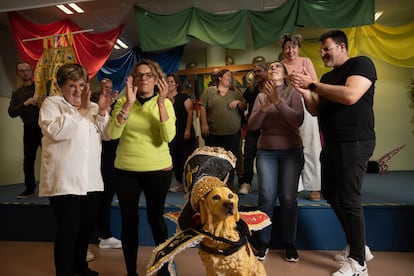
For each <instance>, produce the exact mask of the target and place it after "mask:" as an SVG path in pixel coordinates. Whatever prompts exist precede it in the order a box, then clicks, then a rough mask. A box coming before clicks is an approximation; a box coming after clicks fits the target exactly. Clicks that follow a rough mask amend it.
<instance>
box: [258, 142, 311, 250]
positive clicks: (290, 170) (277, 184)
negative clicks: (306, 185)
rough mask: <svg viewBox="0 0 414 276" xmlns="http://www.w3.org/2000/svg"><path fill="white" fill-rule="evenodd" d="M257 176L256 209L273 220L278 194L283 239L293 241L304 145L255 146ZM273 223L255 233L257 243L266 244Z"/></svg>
mask: <svg viewBox="0 0 414 276" xmlns="http://www.w3.org/2000/svg"><path fill="white" fill-rule="evenodd" d="M256 163H257V176H258V180H259V210H261V211H263V212H265V213H266V214H267V215H268V216H269V217H270V219H271V220H273V209H274V207H275V204H276V200H277V198H279V203H280V214H281V224H282V241H283V243H285V244H286V243H294V242H295V240H296V225H297V215H298V210H297V190H298V182H299V176H300V172H301V170H302V167H303V164H304V156H303V148H292V149H287V150H268V149H257V155H256ZM271 237H272V226H268V227H266V228H265V229H263V230H261V231H258V232H256V233H255V237H254V240H255V241H257V242H258V243H259V245H258V247H268V244H269V242H270V240H271Z"/></svg>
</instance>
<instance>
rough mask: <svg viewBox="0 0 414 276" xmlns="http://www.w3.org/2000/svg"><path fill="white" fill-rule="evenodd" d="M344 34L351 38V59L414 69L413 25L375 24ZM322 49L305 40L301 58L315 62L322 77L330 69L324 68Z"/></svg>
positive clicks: (353, 29) (347, 31)
mask: <svg viewBox="0 0 414 276" xmlns="http://www.w3.org/2000/svg"><path fill="white" fill-rule="evenodd" d="M343 31H344V32H345V33H346V34H347V36H348V50H349V52H348V53H349V56H351V57H354V56H357V55H367V56H369V57H375V58H377V59H379V60H382V61H384V62H386V63H389V64H392V65H395V66H400V67H406V68H414V22H413V23H410V24H407V25H402V26H396V27H389V26H382V25H379V24H373V25H368V26H361V27H353V28H346V29H343ZM319 46H320V45H319V42H318V41H317V40H304V41H302V45H301V55H302V56H306V57H309V58H310V59H311V60H312V62H313V65H314V66H315V70H316V73H317V74H318V77H319V78H320V77H321V76H322V75H323V74H324V73H326V72H327V71H330V70H331V68H326V67H325V66H324V65H323V62H322V60H321V57H320V55H319Z"/></svg>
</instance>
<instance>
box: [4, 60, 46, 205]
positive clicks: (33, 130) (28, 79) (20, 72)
mask: <svg viewBox="0 0 414 276" xmlns="http://www.w3.org/2000/svg"><path fill="white" fill-rule="evenodd" d="M16 73H17V76H18V77H19V78H20V79H21V80H22V86H21V87H19V88H18V89H16V90H15V91H13V93H12V97H11V100H10V105H9V109H8V112H9V116H10V117H12V118H15V117H17V116H20V118H21V119H22V121H23V152H24V161H23V171H24V184H25V185H26V189H25V190H24V191H23V192H22V193H21V194H19V195H18V196H17V198H29V197H33V196H35V189H36V183H35V172H34V165H35V160H36V153H37V149H38V148H39V146H40V145H41V138H42V132H41V130H40V127H39V125H38V119H39V107H38V105H37V100H36V99H35V97H34V93H35V86H34V82H33V79H32V77H33V72H32V69H31V68H30V65H29V64H28V63H26V62H19V63H17V65H16Z"/></svg>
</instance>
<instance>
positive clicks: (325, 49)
mask: <svg viewBox="0 0 414 276" xmlns="http://www.w3.org/2000/svg"><path fill="white" fill-rule="evenodd" d="M338 46H339V45H338V44H335V45H333V46H331V47H324V48H321V49H320V50H319V53H321V54H323V53H326V52H329V51H330V50H332V49H333V48H335V47H338Z"/></svg>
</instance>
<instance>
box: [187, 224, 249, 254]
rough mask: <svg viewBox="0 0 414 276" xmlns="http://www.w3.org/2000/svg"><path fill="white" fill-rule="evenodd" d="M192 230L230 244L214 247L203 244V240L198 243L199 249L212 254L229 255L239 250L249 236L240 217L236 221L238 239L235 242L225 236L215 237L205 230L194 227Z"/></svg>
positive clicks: (247, 229) (247, 228) (245, 225)
mask: <svg viewBox="0 0 414 276" xmlns="http://www.w3.org/2000/svg"><path fill="white" fill-rule="evenodd" d="M194 230H195V231H196V232H199V233H200V234H202V235H206V236H208V237H210V238H212V239H213V240H217V241H221V242H224V243H226V244H228V245H230V247H228V248H225V249H216V248H212V247H209V246H207V245H205V244H204V243H203V242H201V243H200V249H202V250H204V251H206V252H207V253H209V254H213V255H224V256H229V255H231V254H233V253H235V252H237V251H239V249H240V248H241V247H243V246H244V245H246V243H247V241H248V237H249V236H250V232H249V227H248V226H247V223H246V222H244V221H243V220H242V219H240V220H239V221H238V222H237V231H238V232H239V235H240V239H239V240H238V241H236V242H235V241H231V240H229V239H226V238H223V237H217V236H215V235H213V234H211V233H210V232H207V231H205V230H203V229H194Z"/></svg>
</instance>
